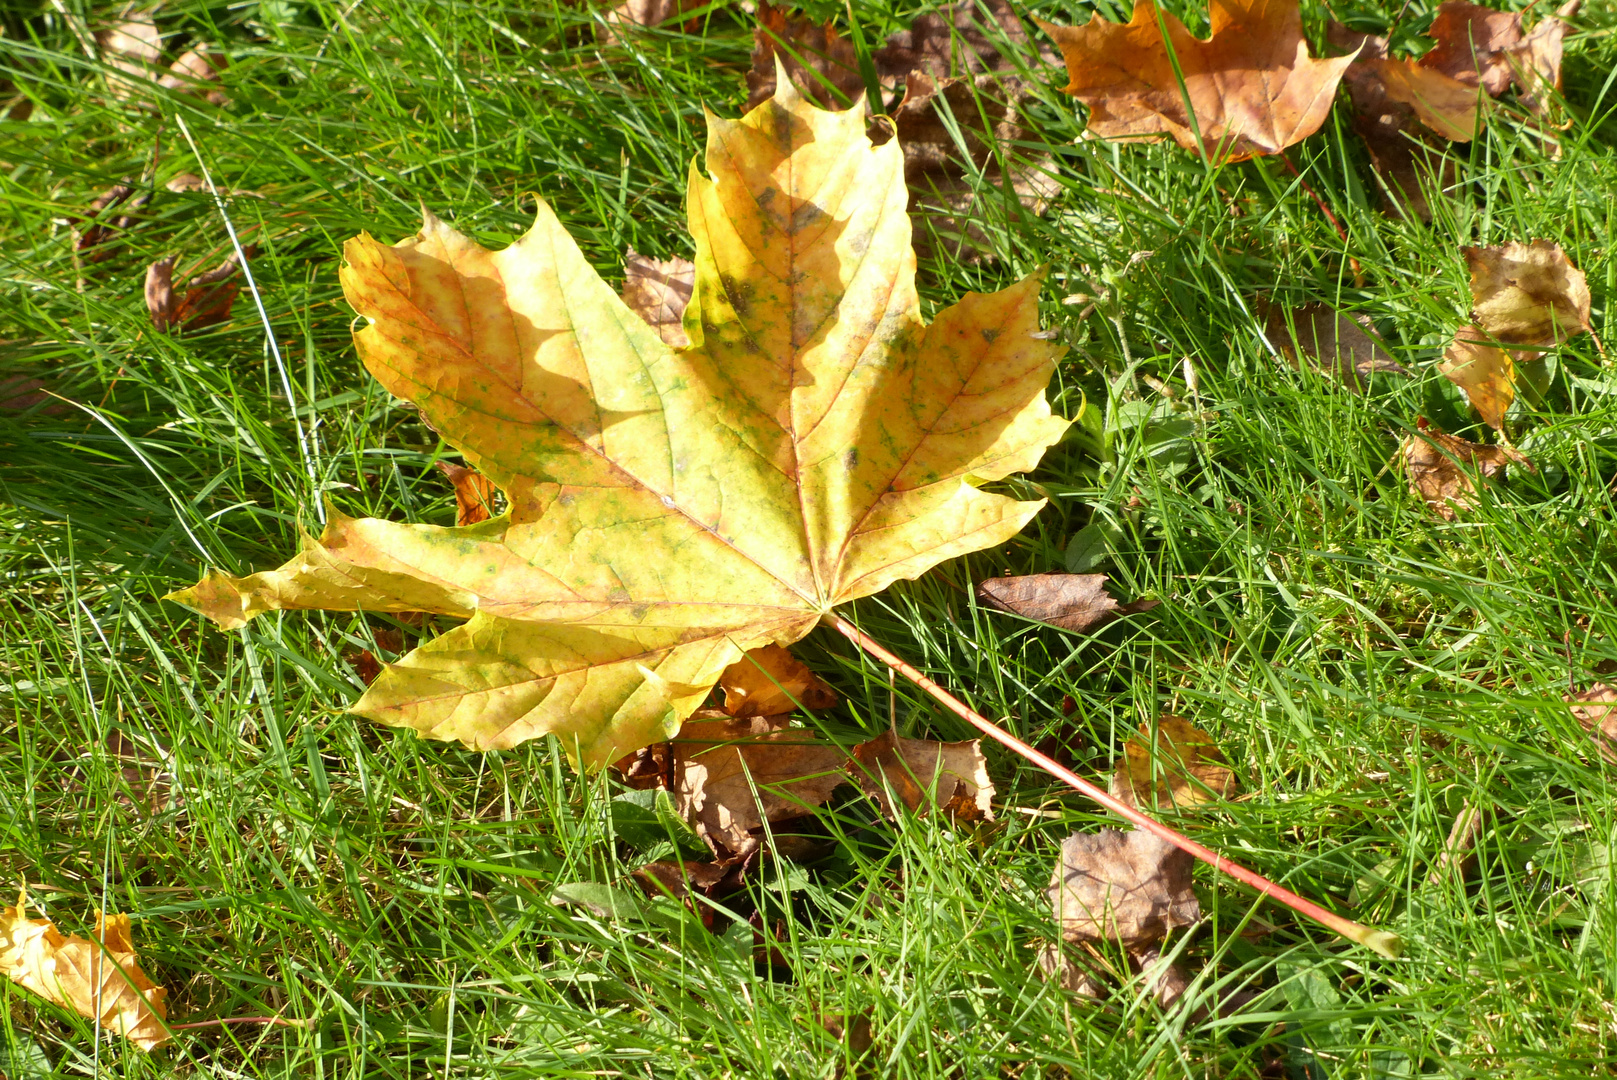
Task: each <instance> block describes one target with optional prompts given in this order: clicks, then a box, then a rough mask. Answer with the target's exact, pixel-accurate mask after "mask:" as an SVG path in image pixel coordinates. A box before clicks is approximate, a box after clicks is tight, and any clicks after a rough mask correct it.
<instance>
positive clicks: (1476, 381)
mask: <svg viewBox="0 0 1617 1080" xmlns="http://www.w3.org/2000/svg"><path fill="white" fill-rule="evenodd" d="M1438 370H1439V371H1441V372H1442V373H1443V374H1444V375H1446V376H1447V377H1448V380H1449V381H1450V382H1452V383H1453V384H1454V385H1455V386H1458V387H1459V388H1460V389H1462V390H1464V391H1465V396H1466V397H1467V398H1468V399H1469V400H1470V402H1471V407H1472V408H1473V409H1476V410H1477V412H1478V413H1480V414H1482V420H1483V422H1484V423H1485V424H1487V425H1488V426H1489V427H1491V428H1493V429H1494V430H1495V431H1503V430H1505V413H1506V412H1507V411H1509V409H1510V403H1511V402H1512V401H1514V400H1516V365H1515V362H1514V360H1513V359H1512V357H1511V354H1510V353H1508V352H1506V351H1505V350H1504V349H1501V348H1499V346H1497V345H1495V344H1493V343H1491V342H1490V341H1488V336H1487V335H1486V334H1484V333H1483V332H1482V331H1481V330H1479V329H1478V328H1477V327H1475V326H1462V327H1461V328H1460V329H1459V330H1458V331H1457V332H1456V333H1455V335H1454V340H1453V341H1451V342H1449V347H1448V348H1447V349H1445V350H1444V351H1443V360H1442V362H1441V363H1439V364H1438Z"/></svg>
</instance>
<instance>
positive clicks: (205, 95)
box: [157, 47, 230, 106]
mask: <svg viewBox="0 0 1617 1080" xmlns="http://www.w3.org/2000/svg"><path fill="white" fill-rule="evenodd" d="M228 64H229V61H228V60H227V59H226V58H225V56H224V54H223V53H220V52H214V51H211V50H209V49H208V48H206V47H197V48H193V49H187V50H186V51H185V52H183V53H181V54H180V58H179V59H178V60H176V61H174V63H172V64H170V65H169V67H168V71H167V72H165V73H164V74H163V76H162V77H161V78H159V79H158V80H157V85H158V86H160V87H162V88H163V89H165V90H175V91H178V92H179V93H182V94H200V95H201V96H202V99H203V100H204V101H206V102H207V103H208V104H210V105H221V106H222V105H228V104H230V98H229V97H228V96H227V95H226V94H225V92H224V91H223V90H220V89H219V88H217V87H214V86H210V85H209V84H211V83H216V82H218V81H219V73H220V72H221V71H223V70H224V69H225V67H226V65H228Z"/></svg>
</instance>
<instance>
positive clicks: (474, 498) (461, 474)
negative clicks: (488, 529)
mask: <svg viewBox="0 0 1617 1080" xmlns="http://www.w3.org/2000/svg"><path fill="white" fill-rule="evenodd" d="M438 470H439V471H440V472H442V473H443V474H444V475H445V476H447V477H449V482H450V483H451V484H453V485H454V486H455V524H456V525H457V526H464V525H476V524H477V523H478V522H480V521H487V520H488V519H489V518H491V517H493V516H494V503H495V497H496V496H497V495H498V494H499V491H500V489H499V488H497V487H495V486H494V481H492V480H490V479H489V478H488V477H486V476H484V475H483V474H482V473H480V472H478V471H477V470H476V469H471V468H467V467H466V466H465V465H457V464H455V463H454V462H453V461H440V462H438Z"/></svg>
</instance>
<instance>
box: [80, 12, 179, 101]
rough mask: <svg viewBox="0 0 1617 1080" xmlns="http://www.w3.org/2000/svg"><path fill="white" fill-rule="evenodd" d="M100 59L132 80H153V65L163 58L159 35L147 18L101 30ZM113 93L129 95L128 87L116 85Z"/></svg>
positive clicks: (155, 70)
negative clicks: (131, 77) (132, 78)
mask: <svg viewBox="0 0 1617 1080" xmlns="http://www.w3.org/2000/svg"><path fill="white" fill-rule="evenodd" d="M96 37H97V42H98V43H99V44H100V46H101V58H102V59H103V60H105V61H106V62H107V64H108V66H110V67H113V68H116V69H117V70H118V71H121V72H123V73H124V74H125V75H129V76H133V77H134V78H136V79H155V78H157V64H158V62H159V61H161V60H162V59H163V35H162V34H160V33H159V32H158V30H157V24H156V23H154V22H152V21H151V19H150V17H149V16H137V17H135V18H133V19H129V20H126V21H124V22H121V23H119V24H118V25H117V26H114V27H111V28H109V29H107V30H103V31H102V32H101V33H100V34H98V35H97V36H96ZM114 93H116V94H117V95H118V96H119V97H126V96H128V94H129V87H128V86H127V85H125V84H122V83H120V84H117V85H115V87H114Z"/></svg>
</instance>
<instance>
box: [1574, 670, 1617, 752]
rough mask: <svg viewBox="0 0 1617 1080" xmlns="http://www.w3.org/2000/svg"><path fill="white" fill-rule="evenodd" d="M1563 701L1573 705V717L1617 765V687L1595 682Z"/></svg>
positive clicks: (1601, 750)
mask: <svg viewBox="0 0 1617 1080" xmlns="http://www.w3.org/2000/svg"><path fill="white" fill-rule="evenodd" d="M1562 700H1563V701H1565V702H1567V703H1568V704H1569V705H1571V706H1572V716H1573V718H1574V719H1575V720H1577V722H1578V723H1580V724H1582V725H1583V726H1584V728H1586V729H1587V730H1588V732H1589V734H1590V735H1591V736H1592V737H1593V738H1594V740H1595V743H1596V745H1598V746H1599V747H1600V756H1601V757H1603V758H1605V759H1606V760H1607V761H1609V762H1611V763H1612V764H1613V765H1617V687H1611V686H1607V685H1606V684H1605V683H1595V684H1594V685H1593V686H1591V687H1590V688H1589V689H1587V690H1580V691H1579V692H1578V693H1576V694H1567V695H1566V696H1565V697H1564V698H1562ZM1574 703H1575V704H1574Z"/></svg>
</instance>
